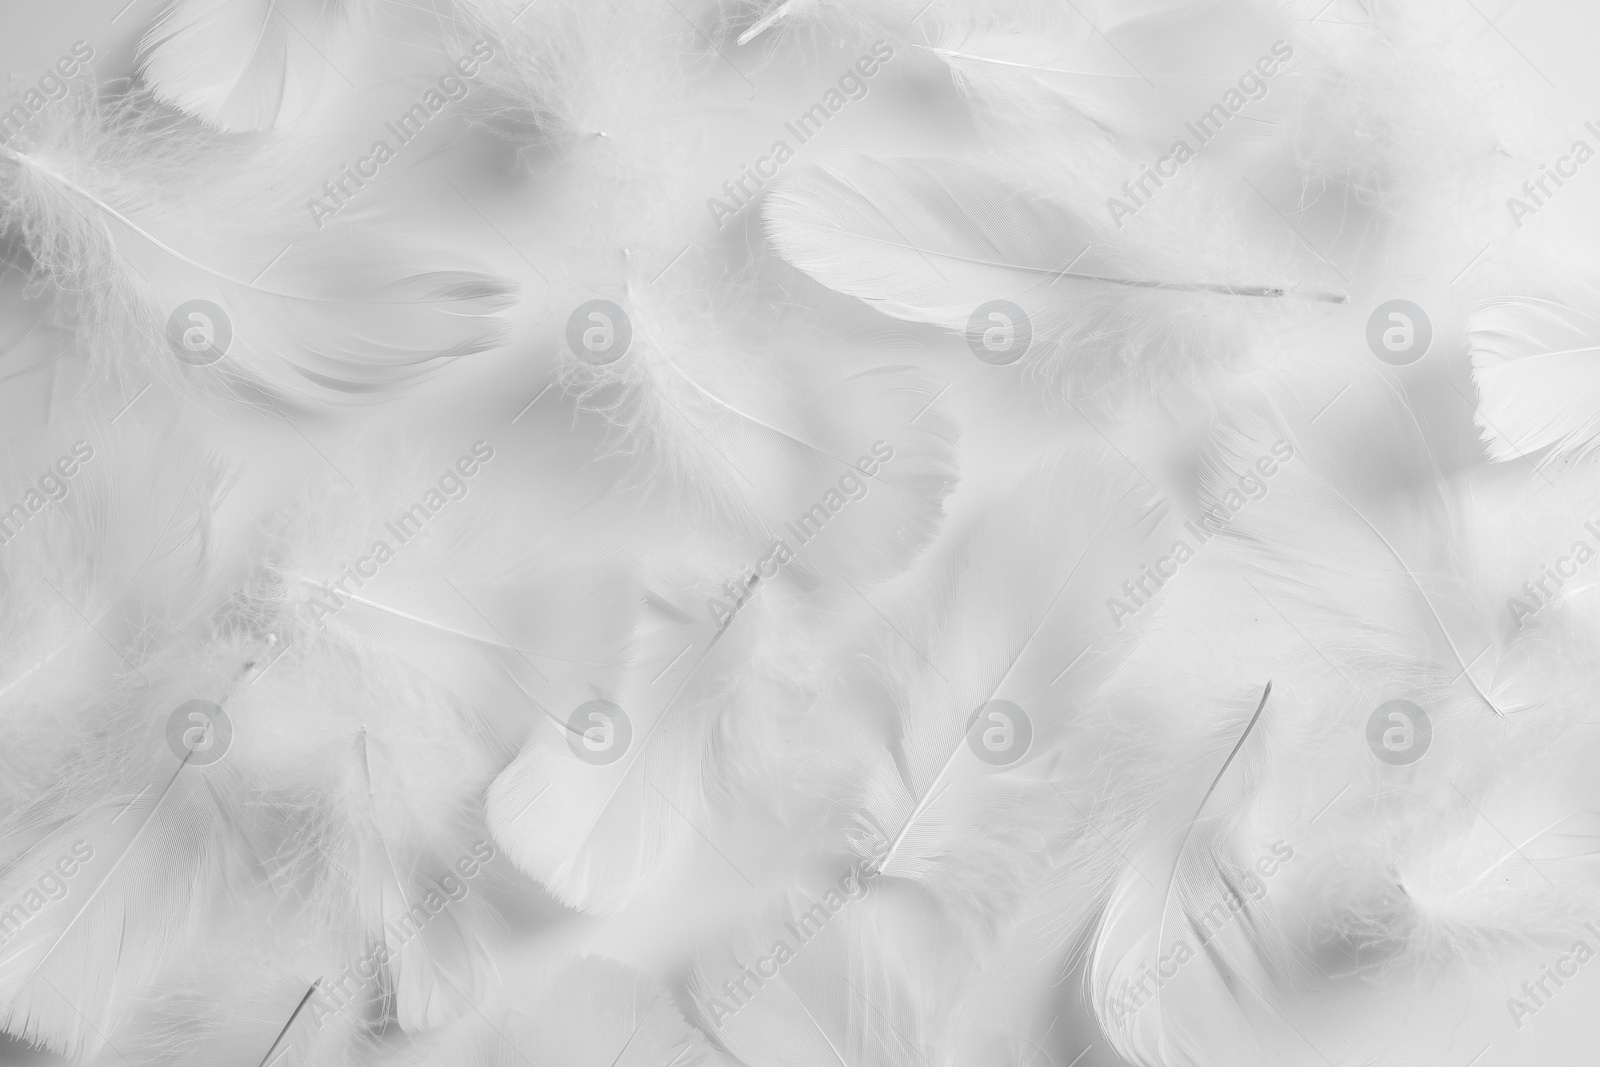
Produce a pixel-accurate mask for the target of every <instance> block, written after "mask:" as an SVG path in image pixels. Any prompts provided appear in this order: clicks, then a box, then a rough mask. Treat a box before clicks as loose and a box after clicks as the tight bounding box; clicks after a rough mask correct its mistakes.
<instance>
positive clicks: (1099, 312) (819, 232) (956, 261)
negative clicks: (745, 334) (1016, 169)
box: [763, 157, 1344, 401]
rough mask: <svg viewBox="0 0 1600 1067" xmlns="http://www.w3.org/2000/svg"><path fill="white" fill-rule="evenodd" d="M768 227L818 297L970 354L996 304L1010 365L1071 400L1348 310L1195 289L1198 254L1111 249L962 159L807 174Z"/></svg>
mask: <svg viewBox="0 0 1600 1067" xmlns="http://www.w3.org/2000/svg"><path fill="white" fill-rule="evenodd" d="M763 217H764V219H765V222H766V231H767V237H768V239H769V241H770V242H771V243H772V245H773V247H774V248H775V249H776V250H777V252H778V254H779V255H780V256H782V257H783V258H784V259H786V260H788V261H789V262H790V263H792V264H793V265H794V266H796V267H798V268H799V269H801V270H803V271H805V272H806V273H807V274H810V275H811V276H812V277H814V278H816V279H817V280H818V281H819V282H821V283H822V284H824V285H826V286H828V287H829V288H831V289H836V290H838V291H839V292H841V293H845V294H847V295H849V296H854V297H857V298H858V299H861V300H864V301H866V302H867V303H868V304H870V305H872V306H873V307H875V308H877V309H878V310H879V311H882V312H883V313H884V314H887V315H891V316H893V317H895V318H898V319H904V320H907V321H911V322H926V323H931V324H933V325H935V326H938V327H941V328H942V329H945V330H948V331H951V332H953V333H960V334H964V335H966V336H967V339H968V342H969V344H974V345H975V344H976V343H977V341H978V339H979V338H981V337H986V336H987V335H986V333H985V329H984V327H985V326H986V324H987V322H986V319H985V316H984V314H983V313H984V311H985V309H986V308H987V307H989V306H991V305H992V304H994V303H998V302H1001V301H1003V302H1005V303H1006V304H1007V305H1009V307H1010V308H1012V309H1014V310H1011V311H1010V317H1011V319H1012V320H1013V321H1012V323H1011V327H1012V329H1014V330H1017V331H1019V336H1020V331H1023V330H1026V333H1027V341H1026V343H1022V342H1017V345H1018V348H1019V350H1018V351H1017V352H1016V357H1015V358H1024V359H1026V360H1028V363H1027V364H1025V365H1026V366H1037V367H1038V368H1039V372H1040V373H1041V374H1042V375H1043V376H1045V377H1047V378H1048V377H1052V376H1054V375H1058V374H1059V375H1061V376H1063V377H1064V379H1065V380H1066V381H1067V383H1068V384H1069V386H1070V387H1071V389H1072V391H1073V392H1074V393H1077V394H1079V395H1087V394H1089V393H1092V392H1096V391H1097V390H1098V391H1100V392H1104V391H1105V390H1106V388H1107V387H1114V388H1111V393H1112V395H1113V397H1114V398H1115V399H1117V400H1119V401H1120V400H1123V399H1126V398H1127V397H1128V396H1129V395H1130V394H1131V395H1132V396H1134V397H1143V396H1146V395H1147V394H1149V393H1151V392H1154V391H1157V390H1159V389H1161V388H1163V387H1171V386H1172V385H1175V384H1192V383H1194V382H1196V381H1197V380H1203V379H1205V378H1206V377H1207V376H1208V375H1209V374H1211V373H1212V372H1213V371H1215V370H1217V369H1219V368H1223V367H1227V366H1230V361H1231V360H1234V359H1236V358H1237V355H1238V352H1239V350H1240V348H1241V346H1242V340H1243V338H1244V336H1245V334H1244V333H1242V332H1241V331H1243V330H1245V327H1246V325H1247V324H1248V323H1249V321H1250V320H1251V319H1252V318H1257V319H1258V318H1260V317H1261V316H1263V315H1265V314H1268V313H1269V309H1268V308H1267V305H1275V304H1282V303H1283V302H1284V301H1290V302H1293V303H1297V304H1299V303H1304V302H1306V301H1310V302H1341V301H1343V299H1344V297H1343V296H1342V295H1340V294H1337V293H1331V292H1326V291H1322V290H1314V289H1301V288H1296V287H1295V286H1293V285H1290V284H1288V283H1285V282H1281V281H1272V280H1263V279H1240V280H1237V281H1236V280H1231V279H1228V278H1220V277H1219V278H1204V277H1196V276H1194V274H1193V268H1192V267H1191V266H1188V265H1187V264H1188V263H1190V262H1193V261H1195V260H1197V259H1198V260H1199V261H1202V262H1203V261H1206V260H1207V259H1209V258H1210V257H1208V256H1206V255H1204V253H1203V251H1202V250H1200V249H1198V248H1197V249H1194V250H1192V251H1193V254H1192V255H1191V254H1189V250H1185V249H1183V248H1181V247H1178V246H1177V245H1171V246H1165V245H1163V246H1160V247H1157V246H1155V245H1152V244H1150V243H1149V242H1147V241H1139V242H1135V241H1133V240H1132V239H1131V238H1129V237H1125V236H1120V237H1119V236H1118V235H1116V234H1115V233H1114V232H1106V231H1107V230H1108V227H1107V226H1106V225H1104V224H1101V223H1099V222H1092V221H1090V220H1089V219H1088V218H1086V217H1084V216H1083V215H1081V214H1080V213H1079V212H1078V211H1076V210H1075V209H1074V208H1073V207H1072V206H1070V204H1069V203H1068V202H1067V201H1066V200H1063V199H1057V198H1054V197H1052V196H1051V195H1050V193H1049V191H1048V190H1044V191H1038V190H1034V189H1029V188H1022V187H1018V186H1016V185H1015V184H1014V183H1013V182H1012V181H1010V180H1008V179H1006V178H1002V177H1000V176H999V175H998V174H996V173H993V172H991V171H990V170H988V169H986V168H985V167H983V166H981V165H977V164H973V163H969V162H966V161H963V160H958V159H950V158H943V157H903V158H888V159H876V158H869V157H856V158H853V159H849V160H847V161H845V162H843V163H839V164H834V165H831V166H820V167H812V168H809V169H807V170H804V171H800V172H798V173H796V174H795V175H794V176H792V177H790V178H786V179H784V180H783V182H782V183H781V184H779V185H778V186H777V187H776V188H774V189H773V191H772V192H771V193H770V194H769V195H768V197H767V201H766V204H765V206H764V209H763ZM1175 240H1177V241H1179V242H1181V241H1182V238H1175ZM1246 305H1249V306H1246ZM1207 308H1210V309H1212V311H1211V313H1210V314H1207V313H1206V311H1205V309H1207ZM974 351H977V348H976V347H975V348H974Z"/></svg>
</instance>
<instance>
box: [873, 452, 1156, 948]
mask: <svg viewBox="0 0 1600 1067" xmlns="http://www.w3.org/2000/svg"><path fill="white" fill-rule="evenodd" d="M1140 478H1141V476H1140V475H1139V474H1138V473H1137V472H1136V471H1135V470H1133V468H1132V467H1131V466H1129V464H1128V463H1127V461H1126V460H1123V459H1120V458H1117V457H1114V456H1111V455H1108V454H1100V453H1093V452H1089V453H1081V454H1079V453H1071V452H1059V453H1057V454H1055V455H1053V456H1051V457H1049V458H1047V459H1046V460H1044V461H1042V462H1040V463H1038V464H1037V465H1035V467H1034V468H1033V469H1032V470H1030V471H1029V472H1028V473H1027V475H1026V476H1025V477H1024V478H1023V479H1021V480H1020V481H1019V483H1018V485H1017V486H1016V487H1015V489H1013V490H1012V491H1011V492H1010V493H1008V494H1006V495H1005V496H1004V497H1002V498H1001V501H999V502H997V503H996V504H995V505H994V506H992V507H991V508H990V509H988V510H989V515H988V516H987V517H986V518H985V519H984V520H982V521H981V522H980V523H978V524H977V526H976V528H974V529H971V530H969V531H967V533H966V534H965V536H964V537H963V538H962V539H961V540H960V541H959V542H957V544H956V545H955V546H954V548H953V550H952V551H951V553H950V554H949V556H948V557H947V558H946V559H945V560H944V561H942V566H940V567H938V568H937V569H935V570H934V571H933V575H932V580H931V581H927V582H926V585H925V586H924V587H923V588H918V589H916V590H915V591H914V593H913V594H912V595H911V596H908V597H906V598H905V600H904V601H903V602H902V603H900V604H899V605H897V606H895V607H893V608H891V609H890V612H889V618H890V620H891V621H890V622H889V624H888V629H886V630H885V631H884V639H883V642H882V652H881V656H882V661H883V667H882V670H883V671H884V674H885V676H886V680H887V683H888V685H889V687H890V691H891V693H892V694H893V699H894V703H895V706H896V709H897V711H898V713H899V737H898V743H897V745H896V746H895V751H893V752H892V754H891V753H888V752H886V753H880V754H878V756H877V757H876V758H875V759H874V761H873V762H872V764H871V767H870V773H869V776H868V777H867V778H866V779H865V780H864V781H862V782H860V783H859V785H858V786H857V787H856V790H857V795H856V796H855V797H854V798H853V799H854V800H855V802H856V803H857V804H859V805H860V808H859V812H858V814H857V815H856V817H855V822H856V825H855V826H854V827H853V828H852V835H853V837H854V839H855V840H854V842H853V843H854V845H855V847H856V849H857V850H858V851H859V852H860V853H861V854H862V855H865V856H872V857H875V862H876V865H877V869H878V870H879V871H880V872H881V873H882V874H884V875H885V876H888V877H894V878H906V879H911V880H914V881H917V882H919V883H922V884H923V885H924V886H925V887H926V888H927V889H928V890H929V891H930V892H932V893H934V894H935V895H937V896H939V897H941V898H943V899H947V900H949V901H951V902H952V903H953V904H954V905H955V906H956V907H958V908H960V909H962V911H963V913H967V912H969V911H970V912H973V913H976V921H977V923H979V924H987V925H990V926H992V925H993V924H995V923H996V922H999V921H1003V920H1004V919H1005V918H1006V917H1007V914H1008V912H1010V910H1011V909H1012V908H1014V907H1015V905H1016V904H1017V902H1018V900H1019V898H1020V897H1022V896H1023V895H1025V894H1026V893H1028V892H1029V891H1030V890H1031V889H1033V888H1035V886H1034V885H1033V884H1032V883H1033V882H1034V880H1036V879H1037V878H1038V877H1039V876H1040V874H1041V868H1042V865H1043V864H1044V863H1045V862H1046V861H1047V859H1048V855H1049V852H1050V849H1051V846H1052V844H1054V843H1058V841H1059V835H1060V832H1061V829H1062V828H1064V827H1065V826H1066V825H1067V824H1068V823H1069V822H1070V821H1071V817H1070V816H1069V815H1068V814H1067V812H1066V810H1065V809H1064V804H1065V798H1064V796H1063V795H1062V794H1061V793H1060V792H1059V791H1058V790H1057V789H1055V788H1054V787H1053V786H1052V782H1051V780H1052V778H1053V777H1054V776H1055V774H1056V773H1057V770H1056V768H1055V766H1054V764H1055V763H1056V761H1057V760H1058V759H1059V749H1060V747H1061V745H1062V744H1063V741H1064V733H1065V731H1066V729H1067V728H1068V726H1069V724H1070V723H1071V722H1072V720H1073V718H1074V717H1075V715H1076V714H1077V713H1078V711H1079V709H1080V708H1081V706H1082V705H1083V704H1084V702H1085V701H1087V700H1088V698H1089V697H1090V696H1091V695H1092V694H1093V693H1094V691H1095V690H1096V688H1097V687H1098V686H1099V685H1100V684H1101V683H1102V682H1103V681H1104V680H1105V679H1106V678H1107V677H1108V676H1110V675H1111V674H1112V673H1114V672H1115V670H1116V669H1117V667H1118V666H1119V665H1120V663H1121V661H1122V658H1123V657H1124V656H1126V655H1127V653H1128V651H1129V650H1130V649H1131V647H1132V643H1133V641H1134V637H1135V635H1136V634H1137V632H1138V629H1139V626H1140V624H1141V620H1140V619H1134V620H1132V624H1131V625H1130V624H1129V623H1130V620H1128V619H1126V618H1123V619H1120V620H1119V619H1118V617H1117V615H1116V613H1114V612H1111V611H1109V610H1108V607H1107V605H1108V603H1109V598H1111V597H1122V596H1124V595H1125V594H1124V591H1123V589H1122V588H1121V586H1122V583H1124V582H1127V581H1129V580H1130V579H1132V580H1140V579H1143V577H1144V575H1143V572H1142V569H1141V568H1143V567H1144V566H1145V565H1147V564H1150V563H1152V562H1153V561H1155V560H1156V559H1157V557H1159V556H1160V555H1161V553H1163V552H1165V551H1167V550H1169V549H1170V547H1171V545H1172V543H1173V529H1172V527H1171V524H1170V523H1169V522H1168V521H1167V520H1166V517H1165V516H1166V508H1165V507H1164V506H1163V505H1160V504H1158V503H1157V502H1156V501H1155V500H1154V499H1153V498H1152V492H1151V490H1150V488H1149V487H1147V486H1146V485H1144V484H1143V483H1142V482H1141V480H1140ZM1002 516H1003V518H1002ZM1146 588H1147V589H1148V588H1150V587H1149V586H1148V585H1147V586H1146ZM1144 617H1145V618H1148V615H1146V616H1144ZM1119 622H1120V624H1121V625H1120V628H1119ZM990 701H1007V702H1010V703H1012V704H1015V705H1016V706H1017V707H1019V708H1021V713H1020V717H1021V719H1022V721H1013V720H1015V719H1017V718H1018V715H1017V713H1015V712H1013V711H1011V710H1009V709H1008V710H1006V711H1005V712H1004V717H1005V719H1004V723H1003V724H1001V726H1000V727H996V724H997V723H1001V720H999V719H994V718H992V717H990V716H988V715H987V714H985V715H980V714H979V712H980V710H981V709H983V708H984V707H985V706H986V705H987V704H988V703H989V702H990ZM994 728H1002V729H1003V728H1009V729H1010V730H1011V734H1010V736H1009V739H1008V740H1007V739H1006V738H1005V736H1004V735H1000V736H999V737H998V739H997V745H998V747H996V746H989V747H990V748H993V749H994V751H997V752H1000V753H1001V756H1002V758H1001V760H1000V762H999V763H991V762H986V761H985V760H984V759H980V756H979V746H983V745H987V744H988V742H987V741H986V740H985V739H986V738H988V736H989V731H990V730H991V729H994ZM1030 737H1031V740H1029V738H1030ZM1000 742H1004V743H1000ZM1009 745H1016V746H1019V747H1018V749H1017V751H1016V753H1015V755H1014V756H1010V757H1009V758H1005V757H1006V756H1007V751H1008V750H1007V746H1009ZM986 750H987V749H986Z"/></svg>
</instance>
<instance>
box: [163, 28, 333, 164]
mask: <svg viewBox="0 0 1600 1067" xmlns="http://www.w3.org/2000/svg"><path fill="white" fill-rule="evenodd" d="M351 6H352V3H351V0H172V2H171V3H169V4H168V5H167V6H166V7H165V8H164V9H163V10H162V12H161V14H160V15H158V16H156V19H155V21H154V22H152V23H151V24H150V28H149V29H148V30H146V31H145V35H144V39H143V40H141V41H140V42H139V73H140V75H141V76H142V77H143V78H144V80H145V82H146V83H147V84H148V85H149V86H150V88H151V90H152V91H153V92H154V93H155V95H156V98H157V99H158V100H161V101H162V102H164V103H169V104H171V105H173V106H174V107H177V108H180V109H182V110H183V111H186V112H188V113H189V114H191V115H195V116H197V117H199V118H201V119H204V120H205V121H206V122H209V123H210V124H211V125H213V126H215V127H217V128H218V129H220V130H224V131H227V132H229V133H239V132H244V131H249V130H265V129H269V128H271V127H273V126H279V125H283V124H285V123H288V122H290V121H292V120H294V119H297V118H300V117H301V116H303V115H305V114H306V112H308V111H309V110H310V109H311V107H312V106H313V105H314V104H315V103H316V100H317V93H318V90H319V89H320V88H321V86H322V83H323V81H324V79H325V78H326V76H327V71H328V67H329V66H330V64H331V63H332V62H333V60H332V59H331V58H330V54H332V53H333V52H334V46H335V44H336V42H337V39H338V36H339V31H340V30H341V29H342V28H343V26H344V24H345V22H346V20H347V18H348V16H349V10H350V8H351Z"/></svg>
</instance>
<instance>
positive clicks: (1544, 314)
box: [1467, 284, 1600, 463]
mask: <svg viewBox="0 0 1600 1067" xmlns="http://www.w3.org/2000/svg"><path fill="white" fill-rule="evenodd" d="M1568 289H1569V291H1568V292H1567V293H1566V294H1564V295H1563V296H1562V297H1561V298H1559V299H1548V298H1539V297H1532V296H1526V297H1506V298H1502V299H1498V300H1493V301H1490V302H1489V303H1487V304H1485V305H1484V306H1483V307H1481V308H1479V309H1478V310H1477V311H1475V312H1473V314H1472V317H1471V318H1470V319H1468V321H1467V345H1468V349H1469V350H1470V351H1471V353H1472V380H1473V381H1474V382H1475V383H1476V384H1477V386H1478V410H1477V423H1478V429H1479V430H1480V431H1482V434H1483V441H1484V445H1485V447H1486V448H1487V449H1488V452H1489V455H1490V457H1491V458H1493V459H1495V460H1498V461H1500V462H1502V463H1503V462H1505V461H1507V460H1511V459H1515V458H1517V457H1518V456H1526V455H1530V454H1532V453H1535V452H1540V451H1542V450H1544V449H1549V450H1550V454H1551V455H1552V456H1569V455H1583V454H1585V453H1588V452H1590V451H1592V450H1593V449H1594V447H1595V444H1596V441H1597V439H1600V404H1597V401H1600V318H1597V313H1600V292H1597V291H1596V290H1595V289H1594V287H1593V286H1591V285H1587V284H1575V285H1572V286H1569V287H1568Z"/></svg>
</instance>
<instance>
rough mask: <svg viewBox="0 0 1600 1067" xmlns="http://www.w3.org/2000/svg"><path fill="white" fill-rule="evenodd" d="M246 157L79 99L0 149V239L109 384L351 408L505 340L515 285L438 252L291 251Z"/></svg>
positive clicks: (358, 228)
mask: <svg viewBox="0 0 1600 1067" xmlns="http://www.w3.org/2000/svg"><path fill="white" fill-rule="evenodd" d="M259 150H260V149H259V148H256V149H252V148H250V147H249V146H247V145H245V144H243V143H242V142H237V141H230V140H227V139H225V138H222V137H220V136H219V135H217V134H215V133H214V132H213V131H210V130H209V129H207V128H206V127H203V126H202V125H201V124H200V123H199V122H198V121H196V120H193V119H185V118H181V117H180V118H175V117H173V116H172V114H171V113H170V112H169V111H167V110H166V109H164V108H162V107H160V106H159V105H157V104H156V103H155V102H154V100H153V99H152V98H151V97H150V96H149V94H148V93H146V92H140V91H133V92H129V93H125V94H122V95H120V96H116V97H114V98H111V99H110V100H108V101H101V100H100V99H98V98H97V97H96V95H95V93H94V92H93V91H92V90H88V89H84V88H83V87H81V86H75V87H74V89H73V91H72V94H71V96H70V97H69V98H68V99H67V100H64V101H62V102H61V104H60V105H58V106H57V107H55V108H52V109H50V110H49V111H48V112H47V113H45V114H42V115H41V116H40V118H39V120H38V125H37V127H36V128H35V129H30V130H29V131H28V133H27V134H26V136H25V137H18V138H14V139H13V140H12V141H11V142H10V143H9V144H7V145H4V146H0V222H4V223H5V224H6V225H7V226H11V227H15V228H16V229H17V230H18V232H19V233H20V234H21V235H22V239H23V243H24V245H25V246H26V248H27V251H28V253H29V254H30V255H31V256H32V257H33V260H34V263H35V269H36V272H37V275H38V277H39V278H40V279H44V280H48V282H50V283H51V284H53V285H55V286H57V287H58V288H60V289H61V290H62V291H63V292H64V293H67V294H71V297H72V301H71V302H72V305H73V307H72V310H73V311H74V313H75V315H76V317H77V321H78V339H79V343H80V346H81V347H82V348H83V349H84V350H85V351H86V352H87V353H88V354H89V356H90V357H91V359H92V360H93V361H94V362H96V363H98V364H99V365H101V366H102V367H104V368H106V369H107V370H108V371H111V372H113V373H128V372H130V371H131V370H132V368H133V367H134V366H135V365H137V366H139V367H141V368H143V369H144V370H145V371H147V372H149V373H153V374H155V375H157V376H159V377H161V378H162V379H164V380H166V381H168V382H170V383H172V384H174V385H175V386H178V387H179V388H184V387H188V388H191V389H197V390H200V391H202V392H209V391H232V392H234V393H243V394H252V395H253V394H259V393H262V392H264V393H266V394H267V395H269V396H272V397H276V398H279V399H282V400H285V401H288V402H290V403H293V404H299V405H313V404H325V403H352V402H357V401H362V400H370V399H372V398H375V397H378V396H380V395H382V394H383V393H385V392H388V391H391V390H393V389H394V388H396V387H398V386H400V385H402V384H404V383H406V382H409V381H414V380H416V379H417V378H419V377H420V376H423V375H426V374H427V373H429V372H430V371H433V370H437V369H438V368H439V367H440V366H442V365H443V364H445V363H448V362H449V361H450V360H451V359H453V358H455V357H458V356H463V355H469V354H471V353H474V352H481V351H485V350H487V349H492V348H494V347H497V346H498V345H499V344H501V343H502V342H503V341H504V339H505V337H506V334H507V331H508V330H509V325H508V324H507V323H506V322H504V321H503V320H500V319H498V318H496V317H495V316H494V314H493V313H494V312H496V311H498V310H500V309H503V308H504V307H506V306H507V305H508V304H509V303H510V301H511V297H512V293H513V286H512V285H511V284H510V283H509V282H507V281H504V280H502V279H499V278H496V277H493V276H490V275H487V274H484V273H481V272H479V271H477V270H475V269H473V268H472V266H471V263H472V257H471V256H470V255H469V254H467V253H465V252H464V251H463V250H461V249H459V248H456V247H452V246H451V245H450V244H449V243H448V242H447V241H444V240H442V239H441V241H440V242H438V243H435V244H432V245H431V246H430V244H429V243H428V242H426V241H416V240H411V239H403V238H401V237H399V236H398V235H397V234H396V233H394V232H390V231H388V230H386V229H385V228H384V227H381V226H373V225H370V220H368V223H369V224H368V225H356V224H354V223H353V222H351V221H350V220H346V219H341V220H340V223H341V224H340V225H330V226H329V227H328V228H327V229H326V230H325V231H323V232H321V233H320V234H319V235H318V238H317V239H315V240H308V241H305V242H297V243H295V244H294V245H293V246H292V247H289V248H287V249H286V248H285V243H284V241H283V239H282V235H283V233H284V232H286V231H292V230H293V228H294V225H295V224H294V216H295V215H296V213H297V205H295V204H290V203H285V202H283V198H282V196H281V194H280V193H279V192H277V189H279V188H280V186H279V185H278V184H276V183H272V182H268V181H267V180H266V177H267V176H268V175H271V174H273V173H274V171H273V170H272V169H271V168H265V167H261V166H258V165H255V164H257V163H259V162H260V161H259V160H256V159H255V158H254V157H253V156H252V155H251V153H252V152H253V151H259ZM298 210H300V211H303V208H298Z"/></svg>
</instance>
